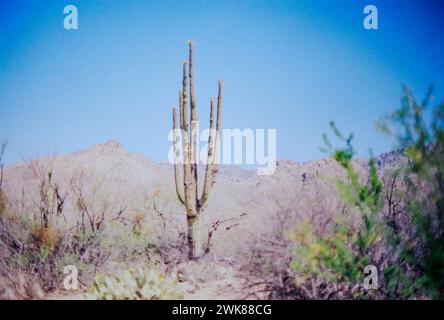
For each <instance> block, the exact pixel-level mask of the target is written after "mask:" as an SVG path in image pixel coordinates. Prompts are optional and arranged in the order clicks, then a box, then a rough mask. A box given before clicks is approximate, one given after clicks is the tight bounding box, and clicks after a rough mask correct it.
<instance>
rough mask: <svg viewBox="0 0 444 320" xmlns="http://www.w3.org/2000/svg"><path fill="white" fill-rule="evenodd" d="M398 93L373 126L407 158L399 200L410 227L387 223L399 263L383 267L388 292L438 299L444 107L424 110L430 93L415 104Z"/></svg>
mask: <svg viewBox="0 0 444 320" xmlns="http://www.w3.org/2000/svg"><path fill="white" fill-rule="evenodd" d="M404 92H405V96H404V97H403V99H402V105H401V107H400V108H399V109H398V110H396V111H395V112H394V113H392V114H391V115H389V116H388V117H386V118H385V119H383V121H381V122H380V123H379V125H380V128H382V129H383V130H384V131H385V132H386V133H388V134H389V135H391V136H392V137H394V138H395V139H396V141H397V143H398V145H399V147H400V148H402V149H403V150H405V155H406V156H407V158H408V160H409V163H408V165H407V166H406V167H405V168H404V169H403V170H402V171H401V173H400V174H401V178H402V180H403V182H404V183H405V185H406V188H405V190H404V191H403V193H402V194H401V196H402V199H403V202H404V204H405V208H406V216H407V218H408V219H409V225H411V226H412V229H413V230H408V229H407V228H405V226H402V225H401V226H400V225H397V224H390V225H389V227H390V228H391V229H392V232H391V236H392V237H391V245H392V246H393V248H394V249H395V251H396V253H397V255H398V256H399V259H398V261H396V262H395V263H393V264H392V265H390V266H389V267H388V268H386V269H385V278H386V281H387V286H388V294H389V295H390V296H393V297H407V298H409V297H418V296H420V297H429V298H439V299H444V103H441V104H438V105H436V106H434V107H432V108H431V110H430V111H428V110H427V108H429V106H430V104H431V102H432V98H433V96H432V93H433V90H432V89H430V90H429V92H428V94H427V96H426V98H425V99H424V100H423V101H422V102H421V103H418V102H417V101H416V100H415V98H414V96H413V94H412V92H411V90H410V89H408V88H404ZM427 112H428V113H427ZM428 119H429V120H428ZM427 120H428V121H427ZM400 230H401V232H400Z"/></svg>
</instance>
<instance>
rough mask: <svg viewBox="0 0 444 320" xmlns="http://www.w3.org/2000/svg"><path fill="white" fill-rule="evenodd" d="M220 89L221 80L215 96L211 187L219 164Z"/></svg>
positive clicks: (221, 85)
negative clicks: (214, 133)
mask: <svg viewBox="0 0 444 320" xmlns="http://www.w3.org/2000/svg"><path fill="white" fill-rule="evenodd" d="M222 89H223V82H222V80H219V90H218V94H217V120H216V139H215V140H216V142H215V146H214V157H213V166H212V171H211V175H212V178H211V179H212V180H211V185H213V184H214V183H215V182H216V175H217V172H218V170H219V163H220V132H221V128H222V123H221V118H222Z"/></svg>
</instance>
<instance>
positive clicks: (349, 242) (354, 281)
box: [290, 123, 382, 297]
mask: <svg viewBox="0 0 444 320" xmlns="http://www.w3.org/2000/svg"><path fill="white" fill-rule="evenodd" d="M330 125H331V128H332V130H333V132H334V134H335V135H336V137H338V138H339V139H340V140H342V141H344V142H345V147H344V148H342V149H333V148H332V146H331V143H330V142H329V140H328V138H327V136H326V135H324V140H325V143H326V146H327V149H325V151H327V152H329V153H330V154H331V155H332V157H333V158H334V159H335V160H336V161H337V162H338V163H339V164H340V165H341V166H342V167H343V168H344V169H345V171H346V173H347V179H346V180H345V181H342V180H340V179H337V180H335V182H336V185H337V187H338V190H339V193H340V197H341V200H342V201H343V202H345V203H346V204H347V205H349V206H350V207H351V208H357V209H358V211H359V213H360V216H359V218H360V220H361V222H362V223H361V227H360V230H354V229H352V228H351V227H350V226H348V225H347V223H345V221H344V220H340V219H338V220H337V221H336V222H335V223H334V226H333V229H332V230H331V232H330V235H328V236H325V237H323V238H320V237H318V236H317V235H315V234H313V232H312V230H311V227H310V225H308V224H301V225H299V226H298V227H297V228H296V229H295V230H293V232H292V233H290V238H291V239H292V240H294V241H295V251H294V258H293V260H292V262H291V265H290V266H291V268H292V269H293V270H294V271H295V272H296V275H297V277H296V281H297V282H299V283H303V282H305V281H307V280H308V279H310V278H313V277H315V278H318V279H321V280H322V281H324V282H328V283H335V284H337V285H342V284H343V285H344V286H345V287H346V288H348V289H350V290H351V289H352V288H355V287H356V286H357V285H358V287H359V284H360V283H362V282H363V278H364V274H363V270H364V267H365V266H366V265H369V264H372V263H373V261H372V252H373V251H374V249H375V247H376V246H377V245H378V244H379V243H380V241H381V228H380V224H379V223H378V221H377V215H378V212H379V210H380V209H381V207H382V201H381V190H382V184H381V183H380V181H379V178H378V175H377V170H376V166H375V162H374V160H373V159H371V160H370V161H369V163H368V167H369V178H368V181H367V182H365V183H362V182H361V180H360V177H359V175H358V173H357V172H356V171H355V169H354V168H353V165H352V162H351V160H352V158H353V156H354V154H355V151H354V149H353V147H352V144H351V141H352V138H353V136H352V135H350V136H349V137H347V138H345V137H344V136H343V135H342V134H341V133H340V131H339V130H338V129H337V128H336V126H335V125H334V123H330ZM348 289H347V290H346V291H347V292H343V294H344V295H345V296H350V295H354V296H355V297H364V296H366V295H368V294H369V293H370V292H367V291H356V292H353V293H352V292H351V291H349V290H348Z"/></svg>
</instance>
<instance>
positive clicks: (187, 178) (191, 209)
mask: <svg viewBox="0 0 444 320" xmlns="http://www.w3.org/2000/svg"><path fill="white" fill-rule="evenodd" d="M187 87H188V79H187V63H186V61H184V62H183V80H182V107H181V110H182V115H181V118H182V123H183V130H182V143H183V153H184V165H183V185H184V196H185V199H184V201H185V209H186V211H187V215H188V216H195V215H196V206H195V205H194V203H193V201H192V199H193V198H192V197H193V189H192V179H191V153H190V144H189V125H188V119H187V118H188V112H187Z"/></svg>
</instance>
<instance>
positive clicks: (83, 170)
mask: <svg viewBox="0 0 444 320" xmlns="http://www.w3.org/2000/svg"><path fill="white" fill-rule="evenodd" d="M401 158H402V153H400V152H391V153H388V154H383V155H381V156H380V157H378V159H377V164H378V167H379V169H380V170H384V169H386V168H390V167H392V166H393V165H396V164H397V163H399V162H400V161H401V160H400V159H401ZM355 165H356V168H357V170H358V171H360V172H364V169H365V166H366V161H365V160H364V159H360V160H356V161H355ZM49 171H51V172H52V179H53V181H54V183H56V184H57V185H58V186H59V189H60V193H61V194H62V195H64V196H66V200H65V206H64V208H65V209H64V216H65V218H66V222H63V223H62V227H67V228H69V227H70V226H72V225H74V224H75V222H76V221H77V218H78V215H79V212H78V208H77V206H76V199H77V196H78V194H79V192H80V191H81V192H82V195H83V196H84V197H85V198H86V199H87V200H88V201H90V203H91V204H92V206H93V208H94V209H95V210H97V211H100V212H102V211H103V212H104V214H105V220H108V221H110V220H113V219H114V218H116V217H117V215H119V213H120V217H121V218H122V217H123V219H124V220H125V221H126V222H127V223H132V221H133V219H134V216H135V215H136V214H140V213H141V214H142V215H143V217H144V218H143V219H144V223H145V224H147V225H150V226H151V227H152V232H153V233H161V232H165V229H164V227H165V226H166V228H172V227H173V226H174V228H175V229H180V228H184V226H185V216H184V209H183V208H182V207H181V206H180V204H179V203H178V201H177V199H176V195H175V189H174V180H173V169H172V167H171V165H169V164H165V163H156V162H153V161H150V160H149V159H147V158H146V157H144V156H143V155H140V154H136V153H132V152H130V151H128V150H126V149H125V148H124V147H123V146H122V145H121V144H119V143H118V142H116V141H108V142H106V143H104V144H97V145H94V146H92V147H90V148H89V149H87V150H84V151H79V152H75V153H72V154H68V155H57V156H54V157H48V158H42V159H38V160H34V161H30V162H26V163H25V162H20V163H17V164H15V165H13V166H11V167H8V168H7V169H6V170H5V185H4V189H5V194H6V196H7V198H8V201H9V206H10V207H11V208H12V209H14V211H15V212H20V213H21V214H23V215H26V216H28V217H30V218H32V217H34V216H38V208H39V202H40V195H39V185H40V183H41V179H42V177H45V176H47V173H48V172H49ZM343 174H344V172H343V170H342V169H341V168H340V167H339V166H338V164H337V163H336V162H335V161H334V160H332V159H325V160H320V161H309V162H305V163H298V162H293V161H289V160H281V161H279V162H278V163H277V170H276V172H275V174H274V175H272V176H257V175H256V174H255V172H252V171H247V170H243V169H241V168H239V167H234V166H233V167H231V166H224V167H221V169H220V173H219V176H218V178H217V181H216V184H215V186H214V188H213V189H212V192H211V195H210V201H209V205H208V208H207V209H206V211H205V213H204V214H205V219H206V224H207V227H208V230H211V228H212V226H213V225H216V226H219V228H218V230H217V232H215V233H214V249H215V252H216V254H218V255H223V256H232V255H234V254H235V253H239V252H244V249H245V248H246V247H247V246H249V245H250V243H251V242H252V241H253V242H254V241H255V239H257V238H258V237H266V236H267V234H268V233H270V232H273V225H274V223H275V222H276V221H279V219H280V217H281V216H282V215H287V216H291V217H292V219H294V221H295V223H297V222H298V221H302V220H305V219H310V220H311V221H313V222H315V223H316V222H318V224H319V225H322V224H324V223H325V222H326V221H328V220H330V219H331V217H332V214H333V213H334V212H336V211H338V210H340V208H341V204H340V202H338V200H337V199H336V197H335V196H334V195H335V194H336V192H332V191H333V190H332V188H335V187H334V183H333V181H332V180H333V177H340V176H343ZM153 199H154V200H155V207H154V203H153ZM218 222H223V223H222V224H220V223H219V224H218ZM289 227H291V226H289Z"/></svg>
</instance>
